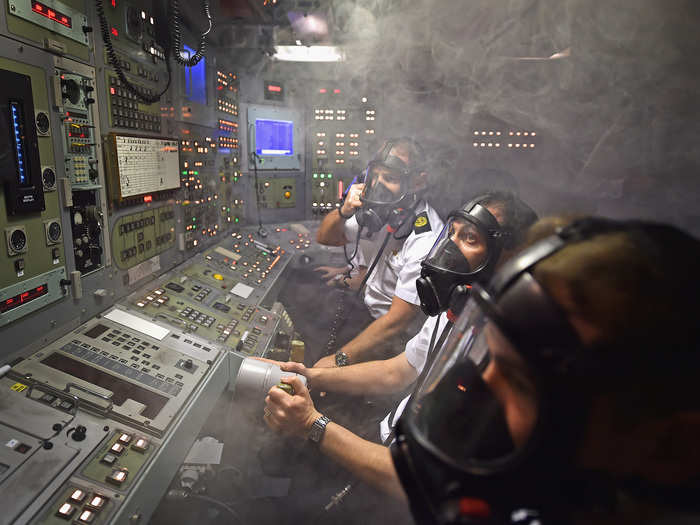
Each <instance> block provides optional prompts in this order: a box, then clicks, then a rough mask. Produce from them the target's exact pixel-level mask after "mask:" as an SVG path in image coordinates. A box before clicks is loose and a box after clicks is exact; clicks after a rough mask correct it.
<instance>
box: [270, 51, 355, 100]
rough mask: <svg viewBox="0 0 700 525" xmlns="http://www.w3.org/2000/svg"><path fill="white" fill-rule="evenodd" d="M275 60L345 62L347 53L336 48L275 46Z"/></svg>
mask: <svg viewBox="0 0 700 525" xmlns="http://www.w3.org/2000/svg"><path fill="white" fill-rule="evenodd" d="M274 58H276V59H277V60H280V61H285V62H343V61H344V60H345V53H343V51H341V50H340V49H339V48H338V47H336V46H275V55H274ZM334 91H335V90H334Z"/></svg>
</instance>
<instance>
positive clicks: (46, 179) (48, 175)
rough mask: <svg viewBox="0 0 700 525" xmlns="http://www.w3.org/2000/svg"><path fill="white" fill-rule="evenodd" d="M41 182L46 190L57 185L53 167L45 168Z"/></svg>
mask: <svg viewBox="0 0 700 525" xmlns="http://www.w3.org/2000/svg"><path fill="white" fill-rule="evenodd" d="M41 182H42V183H43V184H44V189H45V190H52V189H54V188H55V187H56V172H55V171H54V170H53V169H52V168H44V171H42V172H41Z"/></svg>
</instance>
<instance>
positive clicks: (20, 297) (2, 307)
mask: <svg viewBox="0 0 700 525" xmlns="http://www.w3.org/2000/svg"><path fill="white" fill-rule="evenodd" d="M47 293H49V287H48V285H47V284H46V283H44V284H42V285H41V286H37V287H36V288H31V289H30V290H27V291H25V292H22V293H20V294H17V295H15V296H14V297H8V298H7V299H4V300H2V301H0V314H4V313H5V312H8V311H10V310H12V309H14V308H17V307H19V306H22V305H23V304H26V303H28V302H29V301H32V300H34V299H37V298H38V297H41V296H42V295H46V294H47Z"/></svg>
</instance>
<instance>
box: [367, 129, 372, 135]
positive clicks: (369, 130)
mask: <svg viewBox="0 0 700 525" xmlns="http://www.w3.org/2000/svg"><path fill="white" fill-rule="evenodd" d="M365 135H374V130H373V129H366V130H365Z"/></svg>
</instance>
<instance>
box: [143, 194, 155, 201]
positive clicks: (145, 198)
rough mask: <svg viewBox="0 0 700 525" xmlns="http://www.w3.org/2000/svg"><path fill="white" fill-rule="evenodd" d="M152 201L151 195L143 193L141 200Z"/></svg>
mask: <svg viewBox="0 0 700 525" xmlns="http://www.w3.org/2000/svg"><path fill="white" fill-rule="evenodd" d="M152 201H153V195H144V196H143V202H152Z"/></svg>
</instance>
